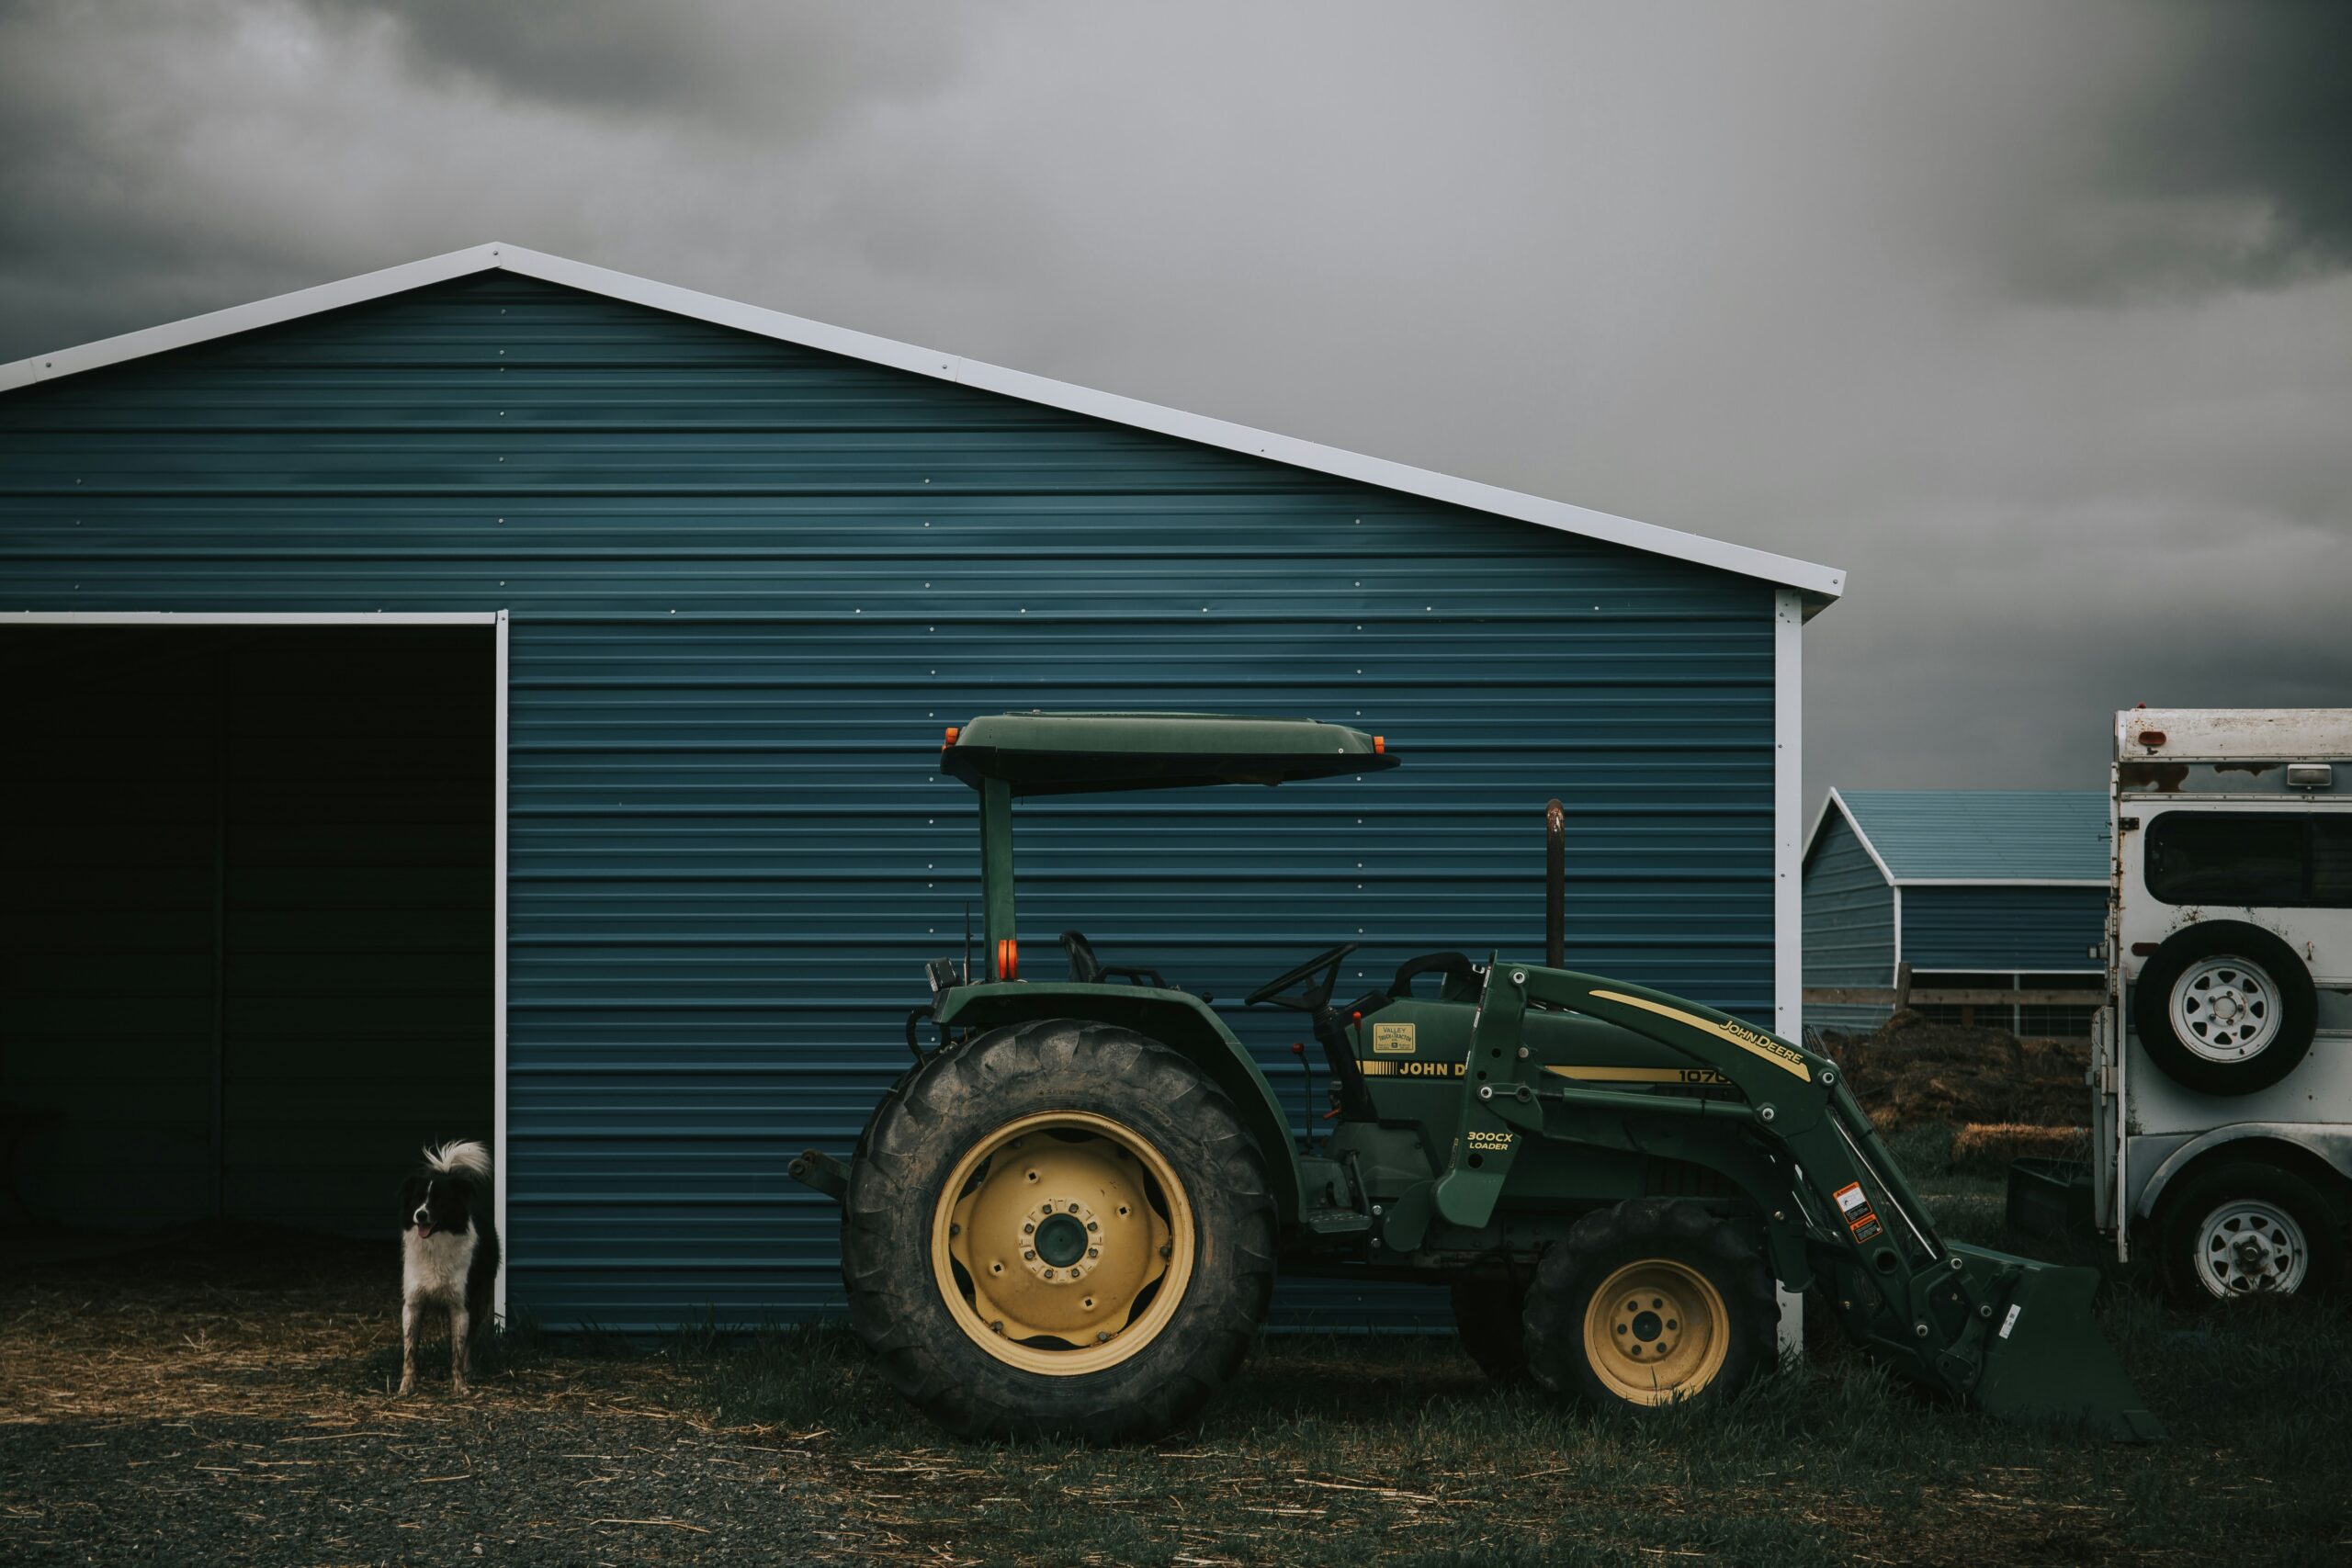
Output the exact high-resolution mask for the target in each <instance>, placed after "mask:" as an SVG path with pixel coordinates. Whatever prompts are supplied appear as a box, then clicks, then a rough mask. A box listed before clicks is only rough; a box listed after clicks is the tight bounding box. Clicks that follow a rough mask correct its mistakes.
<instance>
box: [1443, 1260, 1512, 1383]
mask: <svg viewBox="0 0 2352 1568" xmlns="http://www.w3.org/2000/svg"><path fill="white" fill-rule="evenodd" d="M1526 1311H1527V1279H1526V1277H1525V1276H1524V1275H1521V1276H1520V1277H1519V1278H1517V1279H1511V1280H1455V1281H1454V1282H1453V1329H1454V1332H1455V1333H1456V1334H1458V1335H1459V1336H1461V1338H1462V1349H1463V1352H1464V1354H1465V1355H1467V1356H1468V1357H1469V1358H1470V1359H1472V1360H1474V1361H1476V1362H1477V1363H1478V1370H1479V1371H1482V1372H1484V1373H1486V1374H1487V1377H1488V1378H1489V1379H1491V1380H1492V1381H1493V1382H1498V1383H1500V1384H1502V1385H1503V1386H1504V1387H1506V1388H1510V1387H1514V1386H1516V1385H1518V1384H1521V1383H1523V1382H1526V1381H1527V1327H1526V1316H1525V1314H1526Z"/></svg>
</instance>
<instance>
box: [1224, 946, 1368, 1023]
mask: <svg viewBox="0 0 2352 1568" xmlns="http://www.w3.org/2000/svg"><path fill="white" fill-rule="evenodd" d="M1362 946H1363V943H1362V942H1348V943H1345V944H1344V945H1342V946H1339V947H1335V948H1332V949H1330V950H1329V951H1328V952H1324V953H1317V954H1316V955H1315V956H1314V957H1312V958H1310V959H1308V960H1307V961H1306V963H1304V964H1300V965H1299V966H1298V967H1297V968H1295V969H1288V970H1284V971H1283V973H1282V974H1280V975H1277V976H1274V977H1273V978H1272V979H1271V980H1269V981H1267V982H1266V983H1265V984H1264V985H1262V986H1261V987H1258V988H1257V989H1256V990H1254V991H1252V992H1250V994H1249V996H1248V997H1246V998H1243V999H1242V1004H1241V1005H1242V1006H1244V1007H1256V1006H1257V1005H1258V1004H1259V1003H1261V1002H1272V1003H1273V1004H1274V1005H1275V1006H1277V1007H1286V1008H1289V1009H1291V1010H1293V1011H1295V1012H1319V1011H1321V1010H1323V1009H1324V1008H1325V1007H1326V1006H1328V1005H1329V1003H1330V1000H1331V987H1334V986H1336V985H1338V984H1339V983H1340V964H1341V963H1342V962H1343V961H1344V960H1345V959H1346V958H1347V956H1348V954H1349V953H1353V952H1354V951H1355V950H1356V949H1357V948H1359V947H1362ZM1317 970H1329V973H1328V974H1326V975H1324V976H1322V978H1321V979H1320V981H1319V982H1318V983H1317V984H1316V985H1313V986H1310V987H1307V989H1306V995H1305V996H1303V997H1285V996H1283V994H1282V993H1283V992H1284V991H1287V990H1289V989H1290V988H1291V987H1293V986H1295V985H1297V984H1298V983H1299V982H1300V981H1301V980H1305V979H1307V978H1309V977H1310V976H1314V975H1315V973H1316V971H1317Z"/></svg>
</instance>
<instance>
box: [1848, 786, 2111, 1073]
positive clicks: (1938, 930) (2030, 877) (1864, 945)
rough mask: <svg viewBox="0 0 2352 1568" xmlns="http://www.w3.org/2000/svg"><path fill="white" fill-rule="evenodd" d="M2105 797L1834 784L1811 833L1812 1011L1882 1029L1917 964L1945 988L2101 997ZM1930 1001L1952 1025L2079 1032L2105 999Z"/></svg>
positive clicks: (1924, 983) (1927, 983)
mask: <svg viewBox="0 0 2352 1568" xmlns="http://www.w3.org/2000/svg"><path fill="white" fill-rule="evenodd" d="M2108 842H2109V822H2108V803H2107V796H2106V795H2104V794H2102V793H2100V792H2099V791H2097V790H1955V789H1917V790H1912V789H1853V790H1837V789H1833V790H1831V791H1830V792H1829V795H1828V797H1827V799H1826V800H1825V801H1824V802H1823V803H1822V807H1821V812H1820V815H1819V816H1818V817H1816V818H1815V820H1814V825H1813V831H1812V833H1811V834H1810V835H1808V837H1807V838H1806V840H1805V852H1804V985H1805V990H1806V992H1807V996H1806V1000H1805V1006H1804V1021H1805V1022H1806V1024H1808V1025H1809V1026H1811V1027H1813V1028H1815V1029H1838V1030H1845V1031H1849V1032H1850V1031H1857V1030H1869V1029H1874V1028H1876V1027H1877V1026H1878V1025H1879V1024H1881V1023H1883V1022H1885V1021H1886V1019H1887V1017H1888V1015H1889V1013H1890V1012H1891V1011H1892V1003H1891V1002H1890V1001H1858V1000H1852V999H1846V998H1834V999H1833V998H1826V997H1824V996H1822V995H1821V994H1820V993H1823V992H1849V991H1853V990H1879V991H1892V990H1893V988H1894V985H1895V975H1896V971H1897V968H1898V967H1899V966H1903V965H1907V966H1908V967H1909V970H1910V976H1911V981H1912V984H1913V986H1914V987H1916V988H1917V990H1918V992H1919V994H1920V995H1921V996H1922V997H1923V998H1932V997H1934V996H1935V995H1936V993H1937V992H1939V991H1951V990H1964V991H1973V992H1986V991H1996V990H2015V991H2022V992H2031V993H2036V994H2037V995H2041V996H2045V997H2046V996H2047V995H2048V994H2049V993H2051V992H2054V991H2064V990H2077V989H2079V990H2085V991H2096V989H2097V987H2098V980H2099V977H2100V976H2102V975H2103V974H2104V967H2103V965H2102V964H2101V963H2100V961H2099V960H2098V957H2097V956H2095V953H2094V950H2095V949H2097V948H2098V944H2099V943H2100V942H2101V941H2103V940H2104V939H2105V936H2106V927H2107V897H2108V871H2109V849H2108ZM2097 1001H2098V998H2097V997H2096V996H2095V995H2093V996H2088V997H2086V999H2085V1000H2084V1001H2083V1002H2082V1003H2079V1004H2071V1003H2064V1002H2052V1001H2048V1000H2043V1001H2036V1002H2018V1003H2015V1004H2008V1005H2003V1004H2001V1003H1998V1002H1985V1003H1973V1002H1972V1003H1967V1004H1962V1003H1950V1002H1937V1001H1933V1000H1926V1001H1923V1002H1922V1003H1921V1005H1920V1010H1921V1011H1922V1012H1924V1013H1926V1014H1928V1016H1929V1017H1931V1018H1936V1019H1939V1020H1944V1021H1954V1022H1957V1021H1967V1022H1972V1023H1973V1022H1980V1021H1981V1022H1984V1023H1987V1024H1996V1025H1998V1026H2000V1027H2003V1028H2007V1029H2011V1030H2013V1031H2015V1032H2018V1033H2023V1034H2061V1035H2063V1034H2080V1033H2082V1032H2085V1031H2086V1028H2087V1024H2088V1019H2089V1013H2090V1011H2091V1010H2092V1008H2093V1007H2095V1006H2096V1005H2097Z"/></svg>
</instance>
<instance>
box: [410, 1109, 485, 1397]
mask: <svg viewBox="0 0 2352 1568" xmlns="http://www.w3.org/2000/svg"><path fill="white" fill-rule="evenodd" d="M493 1202H494V1200H493V1198H492V1188H491V1184H490V1151H489V1150H488V1149H485V1148H483V1147H482V1146H481V1145H480V1144H478V1143H475V1142H474V1141H473V1140H472V1139H470V1138H469V1139H466V1140H465V1141H463V1142H461V1143H454V1144H443V1145H441V1146H440V1147H439V1148H428V1149H426V1150H425V1151H424V1164H423V1165H422V1166H420V1167H418V1168H417V1172H416V1174H415V1175H413V1176H412V1177H410V1178H409V1179H407V1180H406V1181H405V1182H403V1183H401V1393H404V1394H405V1393H411V1392H412V1391H413V1390H414V1389H415V1387H416V1342H417V1339H418V1337H420V1335H421V1333H422V1332H423V1329H424V1314H425V1312H426V1311H427V1310H428V1309H439V1310H442V1311H446V1312H447V1313H448V1314H449V1386H450V1388H451V1389H452V1390H453V1391H454V1392H456V1393H465V1392H466V1373H467V1371H469V1368H470V1366H471V1363H472V1359H473V1356H472V1349H473V1337H474V1336H475V1335H477V1334H480V1333H481V1332H482V1331H483V1330H484V1329H486V1328H488V1327H489V1326H490V1318H491V1289H492V1285H493V1284H495V1282H496V1281H497V1279H498V1225H497V1224H496V1221H495V1219H494V1217H493V1215H492V1204H493Z"/></svg>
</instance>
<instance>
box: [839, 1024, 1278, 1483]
mask: <svg viewBox="0 0 2352 1568" xmlns="http://www.w3.org/2000/svg"><path fill="white" fill-rule="evenodd" d="M864 1143H865V1153H864V1156H863V1157H861V1158H860V1159H859V1160H858V1161H857V1162H856V1164H855V1165H854V1166H853V1167H852V1168H851V1172H850V1183H849V1192H848V1195H847V1201H846V1202H845V1204H844V1205H843V1209H842V1278H843V1280H844V1282H845V1283H846V1285H847V1287H848V1291H849V1303H850V1319H851V1323H852V1325H854V1327H855V1329H856V1331H857V1334H858V1337H860V1338H861V1339H863V1340H864V1341H865V1344H866V1346H867V1348H870V1349H871V1350H872V1351H873V1352H874V1354H875V1356H876V1359H878V1360H879V1362H880V1364H881V1367H882V1371H883V1372H884V1374H885V1375H886V1376H888V1378H889V1380H890V1382H891V1384H892V1385H893V1386H894V1387H896V1388H897V1389H898V1391H899V1393H901V1394H903V1395H904V1396H905V1397H906V1398H907V1399H908V1400H909V1401H910V1402H911V1403H912V1404H915V1405H916V1406H917V1407H918V1408H920V1409H922V1411H923V1412H924V1413H925V1414H926V1415H929V1416H932V1417H933V1419H935V1420H937V1421H938V1422H939V1423H940V1424H941V1425H942V1426H944V1427H947V1428H948V1429H950V1430H951V1431H954V1432H956V1433H959V1434H961V1435H964V1436H967V1437H978V1436H991V1437H1004V1436H1019V1435H1042V1436H1053V1437H1060V1438H1078V1439H1080V1440H1083V1441H1091V1442H1110V1441H1115V1440H1118V1439H1121V1438H1136V1437H1144V1436H1148V1435H1150V1434H1153V1433H1158V1432H1161V1431H1165V1430H1166V1429H1168V1428H1169V1427H1173V1426H1175V1425H1177V1424H1178V1423H1179V1422H1182V1421H1183V1420H1185V1419H1187V1418H1189V1417H1190V1416H1193V1414H1194V1413H1195V1412H1196V1411H1198V1410H1199V1409H1200V1407H1201V1405H1202V1404H1204V1403H1205V1402H1206V1401H1207V1399H1208V1397H1209V1395H1210V1394H1212V1393H1215V1392H1216V1389H1217V1387H1218V1385H1219V1384H1221V1383H1223V1382H1225V1380H1226V1379H1227V1377H1229V1376H1231V1375H1232V1373H1233V1371H1235V1369H1236V1368H1238V1366H1239V1365H1240V1364H1241V1359H1242V1358H1243V1356H1245V1355H1246V1354H1247V1353H1248V1351H1249V1348H1250V1340H1251V1338H1252V1337H1254V1336H1255V1335H1256V1333H1257V1330H1258V1325H1259V1324H1260V1323H1261V1321H1262V1320H1263V1319H1264V1316H1265V1312H1266V1303H1267V1299H1268V1297H1269V1296H1270V1294H1271V1293H1272V1289H1273V1278H1274V1258H1275V1250H1274V1226H1275V1213H1274V1201H1273V1196H1272V1186H1271V1183H1270V1182H1269V1180H1268V1179H1267V1174H1266V1165H1265V1161H1264V1159H1263V1158H1262V1157H1261V1155H1260V1152H1259V1149H1258V1146H1257V1144H1256V1142H1255V1141H1254V1140H1253V1139H1252V1138H1251V1137H1250V1134H1249V1132H1248V1131H1247V1130H1246V1129H1245V1128H1244V1127H1243V1125H1242V1122H1241V1118H1240V1114H1239V1112H1238V1111H1236V1109H1235V1108H1234V1105H1233V1102H1232V1101H1231V1100H1228V1099H1227V1097H1226V1096H1225V1094H1224V1093H1223V1092H1222V1091H1221V1090H1219V1089H1217V1088H1216V1085H1215V1084H1214V1083H1212V1082H1211V1081H1210V1080H1209V1079H1208V1077H1206V1076H1205V1075H1204V1074H1203V1073H1202V1072H1201V1070H1200V1069H1199V1068H1198V1067H1196V1066H1193V1064H1192V1063H1191V1062H1189V1061H1187V1060H1185V1058H1184V1057H1182V1056H1181V1055H1178V1054H1177V1053H1175V1052H1174V1051H1171V1050H1170V1049H1169V1048H1168V1047H1166V1046H1165V1045H1162V1044H1160V1043H1158V1042H1156V1041H1153V1040H1150V1039H1148V1038H1147V1037H1145V1036H1144V1035H1141V1034H1137V1033H1135V1032H1132V1031H1129V1030H1125V1029H1118V1028H1114V1027H1112V1026H1110V1025H1107V1024H1101V1023H1093V1022H1088V1021H1082V1020H1072V1019H1055V1020H1046V1021H1037V1022H1029V1023H1021V1024H1015V1025H1012V1026H1010V1027H1008V1028H1004V1029H999V1030H994V1031H991V1032H989V1033H986V1034H983V1035H981V1036H979V1037H978V1038H977V1039H974V1040H971V1041H969V1042H967V1043H963V1044H960V1045H957V1046H955V1047H952V1048H950V1049H948V1050H945V1051H942V1052H940V1053H939V1054H938V1055H935V1056H933V1058H932V1059H931V1060H930V1061H929V1062H927V1063H925V1064H924V1065H923V1066H922V1067H921V1068H920V1069H918V1070H917V1072H916V1073H915V1074H914V1076H913V1077H912V1078H911V1079H910V1081H909V1082H908V1083H907V1085H906V1087H905V1089H904V1091H903V1092H902V1093H900V1094H898V1095H895V1096H892V1097H891V1098H889V1099H888V1100H885V1101H884V1103H883V1104H882V1106H881V1107H880V1108H878V1109H877V1110H876V1112H875V1119H874V1122H873V1123H872V1124H871V1125H870V1126H869V1127H868V1129H867V1132H866V1136H865V1140H864Z"/></svg>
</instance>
